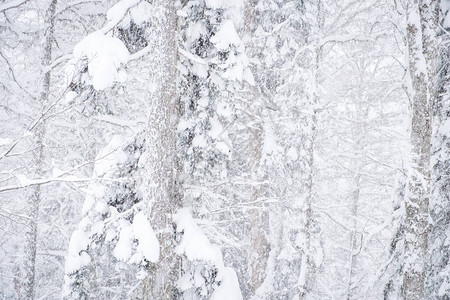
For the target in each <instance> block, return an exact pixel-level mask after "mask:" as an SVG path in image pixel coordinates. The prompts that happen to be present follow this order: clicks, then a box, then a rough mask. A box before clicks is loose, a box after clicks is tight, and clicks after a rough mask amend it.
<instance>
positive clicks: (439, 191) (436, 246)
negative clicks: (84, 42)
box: [425, 2, 450, 299]
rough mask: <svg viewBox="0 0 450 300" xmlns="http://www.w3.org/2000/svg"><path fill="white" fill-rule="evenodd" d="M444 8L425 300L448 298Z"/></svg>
mask: <svg viewBox="0 0 450 300" xmlns="http://www.w3.org/2000/svg"><path fill="white" fill-rule="evenodd" d="M436 6H438V5H437V4H436ZM445 6H447V5H444V2H443V3H442V7H441V14H442V19H441V20H439V22H440V23H441V26H442V28H444V30H440V31H439V35H440V36H441V39H442V40H441V43H440V49H439V50H440V51H439V53H437V56H438V62H439V66H438V67H437V70H439V74H436V75H437V83H436V90H437V93H436V99H435V102H434V103H433V118H434V119H433V137H432V158H431V161H432V165H431V186H432V190H431V196H430V205H429V212H430V218H431V220H432V226H431V228H430V232H429V235H428V257H427V262H428V268H427V282H426V288H425V296H426V299H444V298H442V297H445V296H446V295H450V278H449V276H448V272H447V271H446V270H448V268H449V265H450V232H449V230H448V225H449V224H450V177H449V176H448V174H450V132H449V129H448V125H447V124H449V123H448V122H449V116H450V102H449V99H450V94H449V92H450V81H449V78H450V77H449V75H450V49H449V47H448V43H449V42H450V37H449V35H448V30H450V28H449V26H448V25H447V24H448V19H449V17H450V14H449V11H450V9H449V8H448V7H445ZM435 14H436V13H435ZM431 32H433V30H431Z"/></svg>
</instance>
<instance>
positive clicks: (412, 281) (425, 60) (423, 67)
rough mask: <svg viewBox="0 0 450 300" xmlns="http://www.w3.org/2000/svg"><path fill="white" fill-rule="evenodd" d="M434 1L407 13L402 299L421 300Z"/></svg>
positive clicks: (419, 4) (420, 3) (415, 5)
mask: <svg viewBox="0 0 450 300" xmlns="http://www.w3.org/2000/svg"><path fill="white" fill-rule="evenodd" d="M435 3H436V1H419V0H415V1H414V2H413V3H411V5H410V7H409V10H408V24H407V44H408V45H407V46H408V51H409V72H410V77H411V91H410V94H411V99H410V100H411V115H412V119H411V136H410V138H411V145H412V149H411V166H410V170H409V172H410V174H409V182H408V191H407V196H406V198H405V209H406V218H405V243H404V268H403V297H404V299H405V300H419V299H424V283H425V255H426V251H427V235H428V205H429V196H430V148H431V106H432V101H433V100H434V84H433V82H432V81H433V80H434V78H433V72H434V70H433V68H434V67H433V65H434V64H433V63H432V61H433V60H434V57H433V56H434V54H435V53H433V51H434V50H433V46H432V45H431V40H430V32H429V30H431V29H430V27H429V26H430V25H429V22H431V21H432V20H430V16H429V15H428V13H429V12H428V9H429V8H431V6H430V5H434V4H435Z"/></svg>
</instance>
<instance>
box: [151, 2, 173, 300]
mask: <svg viewBox="0 0 450 300" xmlns="http://www.w3.org/2000/svg"><path fill="white" fill-rule="evenodd" d="M153 5H154V6H155V8H156V9H155V14H156V15H155V18H156V20H157V22H156V24H155V25H154V30H155V34H154V36H155V40H153V41H152V42H153V43H154V48H153V49H154V50H153V53H152V56H153V59H154V60H153V64H152V65H153V66H154V69H153V70H148V71H149V72H153V73H154V76H155V78H156V79H157V89H156V91H155V92H154V93H152V94H151V95H150V99H149V101H150V102H151V104H150V106H149V107H150V109H151V111H150V116H149V122H148V127H147V134H146V145H145V146H146V149H147V153H148V154H149V160H148V162H147V165H146V168H147V172H148V174H149V177H148V178H146V179H145V180H148V182H147V185H146V188H145V190H146V192H145V194H146V195H145V196H146V199H145V200H144V201H147V207H148V214H149V215H150V222H151V224H152V226H153V228H154V230H155V232H156V233H157V237H158V240H159V243H160V258H159V261H158V262H157V263H156V264H155V265H154V266H152V267H151V268H150V272H149V276H148V277H147V278H146V279H145V280H144V283H143V299H161V300H163V299H176V298H177V293H178V292H177V288H176V280H177V279H178V277H179V276H178V273H179V259H178V258H177V256H176V255H175V253H174V248H175V244H174V243H175V240H174V228H173V223H172V214H173V213H174V212H176V210H177V209H178V208H179V207H180V197H179V193H178V191H177V189H178V187H179V185H178V183H177V174H178V166H177V159H176V151H175V128H176V122H177V119H178V113H177V106H176V62H177V46H176V28H177V27H176V13H175V11H176V10H175V3H174V1H172V0H157V1H154V3H153Z"/></svg>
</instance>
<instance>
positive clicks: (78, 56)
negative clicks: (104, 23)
mask: <svg viewBox="0 0 450 300" xmlns="http://www.w3.org/2000/svg"><path fill="white" fill-rule="evenodd" d="M73 56H74V58H73V59H72V64H73V65H77V63H78V62H79V61H80V60H84V59H87V61H88V72H89V75H90V76H91V79H92V85H93V86H94V88H95V89H96V90H103V89H105V88H108V87H110V86H111V85H112V84H113V83H114V82H116V81H123V78H124V76H123V74H122V72H120V71H119V69H120V67H121V66H122V65H123V64H125V63H127V61H128V59H129V56H130V53H129V52H128V49H127V48H126V47H125V45H124V44H123V42H122V41H121V40H119V39H118V38H115V37H111V36H106V35H104V34H103V33H101V32H93V33H91V34H89V35H88V36H86V37H85V38H84V39H83V40H81V42H79V43H78V44H77V45H76V46H75V47H74V50H73ZM73 71H75V72H77V71H78V70H76V68H74V69H73ZM69 75H72V76H69V78H70V77H74V76H75V74H69Z"/></svg>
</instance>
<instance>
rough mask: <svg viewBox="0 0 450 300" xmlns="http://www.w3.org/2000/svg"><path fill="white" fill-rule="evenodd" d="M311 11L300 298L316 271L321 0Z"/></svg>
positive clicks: (307, 289) (308, 293) (304, 295)
mask: <svg viewBox="0 0 450 300" xmlns="http://www.w3.org/2000/svg"><path fill="white" fill-rule="evenodd" d="M314 7H315V9H316V11H315V20H314V21H315V22H314V25H313V26H315V28H314V29H313V30H312V32H311V33H310V34H311V35H313V40H312V42H313V44H314V51H313V56H314V60H313V64H312V67H313V72H312V76H313V78H312V91H313V92H312V93H311V95H310V98H311V101H310V105H311V108H312V114H311V118H310V120H309V131H308V134H309V144H308V145H307V146H306V155H307V159H306V162H307V165H306V173H307V174H306V183H305V188H306V199H305V203H304V209H303V220H304V221H303V222H304V224H303V229H302V230H303V231H304V236H305V249H302V250H303V255H302V262H301V264H302V266H301V270H300V276H299V277H300V278H299V295H300V299H305V298H306V297H307V296H308V295H310V294H311V291H312V289H313V287H314V285H315V276H316V272H317V266H316V264H315V262H314V260H313V251H314V250H313V247H312V239H313V238H314V235H316V234H318V233H319V230H318V228H317V226H318V225H317V221H316V218H315V214H314V210H313V201H314V169H315V162H314V155H315V148H316V137H317V129H318V128H317V126H318V114H319V100H320V98H319V90H318V89H319V80H320V64H321V61H322V47H321V45H319V40H318V33H319V32H321V30H322V28H323V16H322V1H321V0H317V1H316V2H315V3H314Z"/></svg>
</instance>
